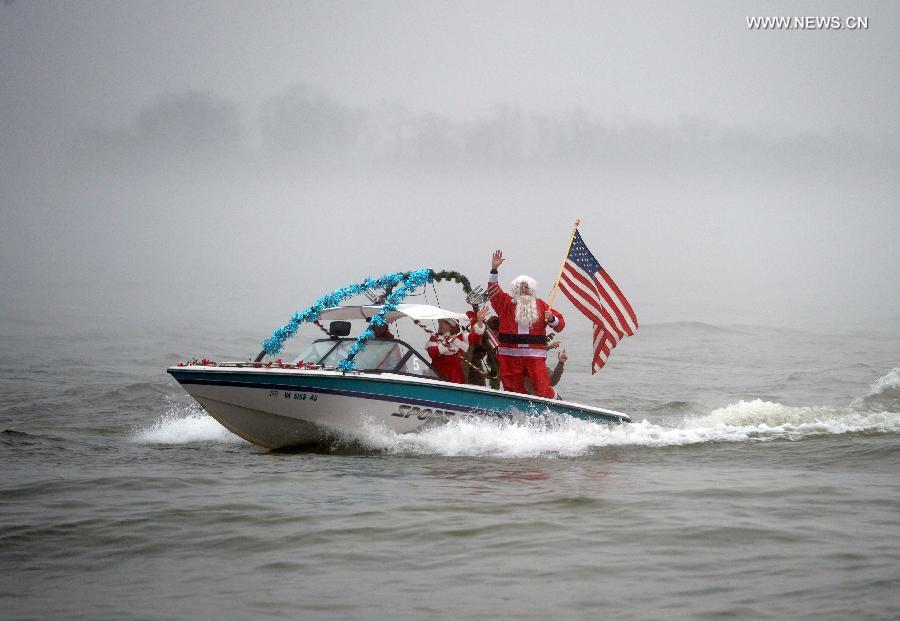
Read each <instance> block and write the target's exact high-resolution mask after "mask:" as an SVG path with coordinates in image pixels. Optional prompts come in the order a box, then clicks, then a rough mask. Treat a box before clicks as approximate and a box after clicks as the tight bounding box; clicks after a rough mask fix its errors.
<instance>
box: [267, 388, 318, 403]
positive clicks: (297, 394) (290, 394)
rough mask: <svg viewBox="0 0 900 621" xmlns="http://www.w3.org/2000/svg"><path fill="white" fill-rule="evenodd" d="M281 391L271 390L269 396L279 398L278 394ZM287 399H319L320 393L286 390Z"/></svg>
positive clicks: (285, 396)
mask: <svg viewBox="0 0 900 621" xmlns="http://www.w3.org/2000/svg"><path fill="white" fill-rule="evenodd" d="M280 392H281V391H279V390H270V391H269V396H270V397H273V398H277V397H278V394H279V393H280ZM284 398H285V399H294V400H295V401H318V400H319V395H317V394H315V393H305V392H292V391H290V390H285V391H284Z"/></svg>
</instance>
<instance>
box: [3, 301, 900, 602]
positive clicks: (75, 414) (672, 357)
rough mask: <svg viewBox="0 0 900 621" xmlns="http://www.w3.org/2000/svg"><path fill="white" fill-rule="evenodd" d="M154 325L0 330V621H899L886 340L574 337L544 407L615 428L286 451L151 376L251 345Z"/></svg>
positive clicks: (542, 428) (892, 401)
mask: <svg viewBox="0 0 900 621" xmlns="http://www.w3.org/2000/svg"><path fill="white" fill-rule="evenodd" d="M169 319H171V321H169V320H164V319H162V318H158V321H157V322H156V323H152V327H151V328H147V327H146V325H145V323H144V322H143V319H142V320H141V321H138V320H137V319H135V320H133V321H129V320H128V319H127V318H121V317H119V318H117V319H116V320H115V321H112V320H108V321H104V322H102V323H97V324H92V323H91V322H90V321H88V320H86V319H85V318H84V317H75V318H72V319H71V320H69V321H64V320H62V319H58V318H56V319H53V320H50V319H48V318H33V317H23V316H7V317H5V318H3V319H2V320H0V337H2V344H3V352H4V356H3V357H2V361H0V395H2V398H0V421H2V426H0V430H5V431H2V434H0V463H2V469H3V475H4V476H3V478H2V481H0V606H2V610H3V613H2V616H3V617H4V618H10V619H19V618H34V619H45V618H69V619H78V618H84V619H119V618H146V619H181V618H188V617H194V618H234V619H238V618H275V617H278V618H316V619H422V618H444V619H456V618H470V619H482V618H515V619H547V618H566V619H596V618H632V619H669V618H706V619H729V618H735V619H746V618H760V619H785V618H807V619H813V618H815V619H823V618H826V619H847V618H867V619H868V618H874V619H877V618H884V619H889V618H894V619H895V618H898V616H900V546H898V543H897V541H898V536H900V476H898V475H900V330H898V329H897V326H883V327H881V328H880V329H879V328H875V329H873V330H868V331H856V332H851V333H815V332H806V331H799V330H793V331H792V330H772V329H767V328H763V327H748V326H724V325H723V326H712V325H706V324H683V323H682V324H663V325H646V326H642V328H641V330H640V332H639V335H638V336H637V337H636V338H634V339H631V342H626V343H624V344H623V345H621V346H620V348H619V349H618V350H617V351H616V352H615V353H614V354H613V357H612V363H611V365H610V366H609V368H608V369H606V370H604V371H603V372H601V374H599V375H598V376H596V377H593V378H592V377H591V376H590V375H589V372H588V371H587V369H586V368H585V367H586V364H582V367H583V369H582V370H579V369H578V368H576V367H577V365H578V362H579V361H582V362H584V363H586V362H587V359H588V352H587V348H586V343H587V340H588V339H587V338H584V339H582V340H583V341H584V343H585V345H581V344H580V343H579V338H578V336H579V335H578V332H577V330H576V331H575V332H573V333H570V334H569V335H567V336H568V339H567V341H566V343H567V347H568V350H569V353H570V360H571V363H570V365H569V367H570V369H569V370H568V371H567V375H566V376H565V377H564V378H563V383H562V385H561V387H560V388H561V391H562V392H563V394H564V395H565V396H566V397H567V398H569V399H572V400H575V401H584V402H588V403H594V404H598V405H605V406H608V407H611V408H614V409H618V410H622V411H625V412H628V413H629V414H631V415H632V417H633V418H634V420H635V421H636V422H634V423H633V424H630V425H625V426H620V427H606V426H602V425H597V424H592V423H588V422H584V421H578V420H568V419H565V420H564V419H547V420H538V419H534V420H519V421H515V422H508V421H493V420H492V421H482V420H458V421H454V422H453V423H451V424H449V425H447V426H446V427H442V428H434V429H431V430H428V431H425V432H422V433H418V434H411V435H396V434H393V433H390V432H388V431H387V430H385V429H383V428H379V427H378V426H377V425H375V424H370V425H367V426H365V427H363V428H361V429H360V433H359V435H358V436H357V437H355V438H344V439H343V440H342V441H338V440H336V441H335V443H334V444H333V445H332V446H330V447H325V448H322V449H319V450H316V451H307V452H293V453H278V452H267V451H265V450H263V449H260V448H258V447H255V446H253V445H250V444H247V443H246V442H244V441H242V440H240V439H238V438H236V437H235V436H233V435H231V434H230V433H228V432H227V431H226V430H224V429H223V428H222V427H220V426H219V425H218V424H217V423H216V422H215V421H213V420H212V419H210V418H209V417H207V416H206V415H205V414H203V413H202V411H201V410H200V409H199V408H197V407H196V406H195V405H193V404H192V402H191V401H190V399H189V398H187V397H186V395H184V393H183V392H182V391H181V390H180V388H179V387H178V386H177V384H176V383H175V382H174V381H172V380H170V379H169V378H168V376H167V375H165V373H164V371H163V369H164V367H165V366H166V365H168V364H171V363H173V362H174V361H176V360H178V359H179V358H186V357H189V356H190V355H211V356H214V357H218V358H221V357H222V356H223V355H227V354H230V355H231V357H234V358H241V357H244V358H245V357H247V356H249V355H252V354H254V353H255V351H256V349H255V348H256V345H257V343H258V340H259V337H261V336H264V334H265V333H263V334H258V333H252V332H242V333H240V334H239V335H234V333H223V332H222V331H220V330H219V329H218V328H216V329H214V328H212V327H204V326H202V325H201V326H199V327H198V326H197V325H195V322H192V321H191V320H190V318H189V317H179V319H178V320H175V319H174V318H172V317H170V318H169ZM111 326H115V327H111ZM248 327H249V328H252V327H253V326H248ZM403 336H406V337H409V336H410V335H409V334H404V335H403Z"/></svg>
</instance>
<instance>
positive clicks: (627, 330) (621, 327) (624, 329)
mask: <svg viewBox="0 0 900 621" xmlns="http://www.w3.org/2000/svg"><path fill="white" fill-rule="evenodd" d="M566 267H567V268H569V273H570V274H573V275H574V276H575V277H577V278H578V280H580V281H581V282H582V283H584V284H585V286H588V287H590V288H591V290H593V291H596V292H597V294H598V295H597V296H596V297H597V306H598V308H601V309H603V310H604V311H606V313H607V315H608V314H609V312H608V311H607V310H606V307H607V306H608V307H610V308H612V309H613V312H615V313H616V317H617V319H618V321H617V322H616V325H615V326H614V327H615V328H616V332H618V333H619V338H621V337H622V336H624V335H625V334H628V336H633V334H634V333H633V332H632V330H631V326H629V325H628V322H627V321H626V320H625V317H624V316H623V315H622V311H620V310H619V307H618V306H616V304H615V303H614V302H613V301H612V299H611V298H610V297H609V293H607V291H606V289H604V288H603V287H602V286H601V285H600V283H597V282H594V279H593V278H592V279H591V280H588V279H587V278H586V277H585V276H584V272H582V271H581V270H580V269H579V268H578V266H577V265H576V266H572V267H570V266H569V262H567V263H566ZM600 296H603V299H604V300H606V304H603V302H601V301H600ZM611 320H612V317H611V316H610V321H611Z"/></svg>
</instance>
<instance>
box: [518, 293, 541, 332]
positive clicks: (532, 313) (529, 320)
mask: <svg viewBox="0 0 900 621" xmlns="http://www.w3.org/2000/svg"><path fill="white" fill-rule="evenodd" d="M537 320H538V308H537V300H535V299H534V296H533V295H520V296H519V297H517V298H516V323H521V324H525V325H526V326H530V325H531V324H533V323H534V322H535V321H537Z"/></svg>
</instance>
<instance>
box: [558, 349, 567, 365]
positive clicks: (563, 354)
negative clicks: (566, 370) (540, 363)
mask: <svg viewBox="0 0 900 621" xmlns="http://www.w3.org/2000/svg"><path fill="white" fill-rule="evenodd" d="M568 359H569V354H567V353H566V350H565V349H564V350H562V351H561V352H559V361H560V362H565V361H566V360H568Z"/></svg>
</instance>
